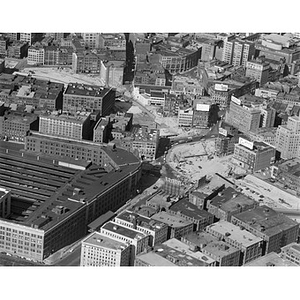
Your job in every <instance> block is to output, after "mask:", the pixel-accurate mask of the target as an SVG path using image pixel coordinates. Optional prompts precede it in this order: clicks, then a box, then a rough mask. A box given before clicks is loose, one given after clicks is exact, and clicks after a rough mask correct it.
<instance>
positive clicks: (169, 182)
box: [163, 177, 185, 196]
mask: <svg viewBox="0 0 300 300" xmlns="http://www.w3.org/2000/svg"><path fill="white" fill-rule="evenodd" d="M163 189H164V191H165V192H166V193H167V194H169V195H175V196H181V195H183V194H184V192H185V186H184V185H183V183H182V182H181V181H180V180H177V179H175V178H169V177H165V183H164V186H163Z"/></svg>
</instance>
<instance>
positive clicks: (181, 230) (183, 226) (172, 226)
mask: <svg viewBox="0 0 300 300" xmlns="http://www.w3.org/2000/svg"><path fill="white" fill-rule="evenodd" d="M151 219H152V220H155V221H158V222H162V223H165V224H167V225H168V239H170V238H176V239H180V238H181V237H182V236H184V235H186V234H188V233H190V232H192V231H193V227H194V224H193V222H192V221H187V220H186V219H185V218H183V217H180V216H177V215H172V214H170V213H168V212H165V211H161V212H159V213H157V214H155V215H153V216H151Z"/></svg>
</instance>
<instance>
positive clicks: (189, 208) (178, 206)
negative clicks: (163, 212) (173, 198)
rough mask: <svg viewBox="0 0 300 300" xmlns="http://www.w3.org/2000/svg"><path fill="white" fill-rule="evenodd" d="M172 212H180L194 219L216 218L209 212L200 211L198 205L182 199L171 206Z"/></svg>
mask: <svg viewBox="0 0 300 300" xmlns="http://www.w3.org/2000/svg"><path fill="white" fill-rule="evenodd" d="M169 209H170V210H172V211H174V212H180V213H182V214H183V215H185V216H188V217H190V218H194V219H201V220H202V219H203V218H205V219H206V218H213V217H214V216H213V215H212V214H211V213H209V212H208V211H205V210H202V209H199V208H198V207H197V206H196V205H194V204H193V203H191V202H189V201H188V199H186V198H185V199H181V200H179V201H177V202H176V203H174V204H173V205H171V206H170V208H169Z"/></svg>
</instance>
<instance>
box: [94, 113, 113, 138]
mask: <svg viewBox="0 0 300 300" xmlns="http://www.w3.org/2000/svg"><path fill="white" fill-rule="evenodd" d="M108 119H109V118H108ZM109 124H110V123H109V120H107V118H100V119H99V120H98V121H97V123H96V125H95V126H94V128H93V142H94V143H108V131H109Z"/></svg>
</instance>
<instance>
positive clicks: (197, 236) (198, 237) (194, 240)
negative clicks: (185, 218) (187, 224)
mask: <svg viewBox="0 0 300 300" xmlns="http://www.w3.org/2000/svg"><path fill="white" fill-rule="evenodd" d="M181 240H182V241H183V240H185V241H187V242H190V243H191V244H193V245H195V246H198V247H202V246H204V247H205V246H206V245H208V244H209V243H211V242H215V241H217V240H218V239H217V238H216V237H215V236H213V235H211V234H210V233H208V232H205V231H201V232H199V231H198V232H191V233H189V234H188V235H185V236H184V237H182V238H181Z"/></svg>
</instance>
